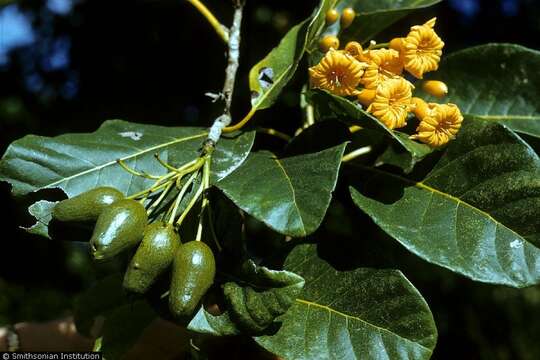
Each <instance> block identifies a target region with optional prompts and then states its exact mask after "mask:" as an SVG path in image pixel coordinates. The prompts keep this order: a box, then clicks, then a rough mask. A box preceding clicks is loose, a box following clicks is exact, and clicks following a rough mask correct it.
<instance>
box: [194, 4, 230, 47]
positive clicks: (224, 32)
mask: <svg viewBox="0 0 540 360" xmlns="http://www.w3.org/2000/svg"><path fill="white" fill-rule="evenodd" d="M187 1H188V2H189V3H191V5H193V6H195V8H196V9H197V10H199V12H200V13H201V14H202V16H204V17H205V18H206V20H207V21H208V22H209V23H210V25H212V27H213V28H214V30H215V31H216V33H217V34H218V35H219V37H220V38H221V39H222V40H223V41H224V42H225V43H228V42H229V30H228V29H227V28H226V27H225V26H223V25H222V24H221V23H220V22H219V20H218V19H216V17H215V16H214V14H212V12H211V11H210V10H208V8H207V7H206V6H205V5H204V4H203V3H202V2H201V1H199V0H187Z"/></svg>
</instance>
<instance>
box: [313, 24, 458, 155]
mask: <svg viewBox="0 0 540 360" xmlns="http://www.w3.org/2000/svg"><path fill="white" fill-rule="evenodd" d="M435 21H436V18H433V19H431V20H429V21H428V22H426V23H425V24H423V25H418V26H413V27H412V28H411V31H410V32H409V34H408V35H407V36H406V37H403V38H395V39H393V40H392V41H390V43H388V44H386V45H387V46H386V47H381V46H379V45H375V44H372V45H370V47H369V48H367V49H363V48H362V45H360V44H359V43H357V42H354V41H352V42H349V43H348V44H346V46H345V48H344V49H342V50H339V49H337V48H334V47H332V46H330V47H329V48H328V49H326V50H328V51H327V52H326V54H325V55H324V57H323V58H322V60H321V61H320V62H319V64H317V65H315V66H313V67H311V68H310V69H309V75H310V80H311V85H312V87H315V88H320V89H324V90H327V91H329V92H331V93H332V94H335V95H339V96H354V97H356V100H357V101H358V102H359V103H360V104H362V105H363V106H364V107H366V109H367V111H368V112H369V113H371V114H373V116H375V117H377V118H378V119H379V120H380V121H381V122H382V123H384V124H385V125H386V126H387V127H388V128H389V129H398V128H402V127H404V126H406V125H407V120H408V118H409V114H411V113H412V114H414V115H415V116H416V117H417V118H418V119H419V120H420V124H419V125H418V127H417V129H416V134H414V135H412V136H411V138H412V139H415V140H418V141H421V142H423V143H425V144H428V145H430V146H432V147H439V146H442V145H445V144H446V143H448V142H449V141H450V140H452V139H453V138H454V137H455V136H456V134H457V132H458V131H459V129H460V127H461V123H462V121H463V116H462V115H461V112H460V110H459V108H458V107H457V106H456V105H453V104H446V105H441V104H436V103H429V104H428V103H426V102H425V101H424V100H422V99H420V98H417V97H413V90H414V89H415V87H414V85H413V84H412V83H411V82H410V81H409V80H407V79H406V78H405V76H404V72H407V73H409V74H410V75H412V78H416V79H422V78H423V76H424V74H425V73H428V72H432V71H436V70H437V69H438V67H439V62H440V60H441V55H442V49H443V47H444V42H443V41H442V40H441V38H440V37H439V36H438V35H437V33H436V32H435V30H434V27H435ZM330 40H331V39H328V36H327V37H325V44H328V43H329V44H332V43H333V44H339V41H338V40H337V38H336V41H335V42H331V41H330ZM338 47H339V45H338ZM423 88H424V90H425V91H426V92H428V93H430V94H432V95H435V96H437V97H442V96H444V95H446V93H447V92H448V89H447V87H446V85H445V84H444V83H442V82H440V81H427V82H425V83H424V85H423Z"/></svg>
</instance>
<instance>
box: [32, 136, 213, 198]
mask: <svg viewBox="0 0 540 360" xmlns="http://www.w3.org/2000/svg"><path fill="white" fill-rule="evenodd" d="M207 134H208V133H207V132H204V133H201V134H198V135H192V136H189V137H186V138H180V139H178V138H177V139H175V140H172V141H169V142H166V143H162V144H159V145H154V146H152V147H150V148H148V149H144V150H141V151H139V152H136V153H134V154H131V155H128V156H124V157H122V158H119V159H117V160H113V161H109V162H106V163H104V164H102V165H99V166H97V167H94V168H91V169H87V170H85V171H81V172H79V173H76V174H73V175H71V176H68V177H65V178H62V179H60V180H57V181H54V182H52V183H50V184H47V185H44V186H42V187H41V188H42V189H43V188H48V187H52V186H56V185H59V184H61V183H63V182H64V181H69V180H72V179H75V178H77V177H79V176H83V175H86V174H90V173H92V172H94V171H99V170H101V169H104V168H106V167H108V166H111V165H114V164H116V163H117V161H118V160H122V161H125V160H129V159H132V158H136V157H138V156H141V155H144V154H146V153H148V152H151V151H154V150H158V149H161V148H164V147H168V146H172V145H175V144H179V143H182V142H184V141H189V140H193V139H197V138H201V137H203V136H206V135H207Z"/></svg>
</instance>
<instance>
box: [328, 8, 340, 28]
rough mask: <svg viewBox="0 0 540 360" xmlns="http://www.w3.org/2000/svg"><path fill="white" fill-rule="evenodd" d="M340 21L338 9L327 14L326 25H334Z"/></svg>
mask: <svg viewBox="0 0 540 360" xmlns="http://www.w3.org/2000/svg"><path fill="white" fill-rule="evenodd" d="M338 19H339V12H338V11H337V10H336V9H330V10H328V11H327V12H326V23H327V24H328V25H332V24H333V23H335V22H336V21H337V20H338Z"/></svg>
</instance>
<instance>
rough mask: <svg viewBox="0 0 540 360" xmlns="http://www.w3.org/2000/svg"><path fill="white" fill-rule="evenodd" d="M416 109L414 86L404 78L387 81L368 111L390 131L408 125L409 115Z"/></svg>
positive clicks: (379, 88)
mask: <svg viewBox="0 0 540 360" xmlns="http://www.w3.org/2000/svg"><path fill="white" fill-rule="evenodd" d="M413 108H414V105H413V103H412V84H411V83H409V82H408V81H407V80H405V79H403V78H397V79H389V80H385V81H383V82H382V83H380V84H379V87H378V88H377V95H375V98H374V99H373V102H372V103H371V105H370V106H369V108H368V109H367V111H369V112H370V113H372V114H373V115H374V116H375V117H377V118H378V119H379V120H380V121H381V122H382V123H384V124H385V125H386V126H387V127H388V128H389V129H398V128H401V127H404V126H405V125H407V115H408V114H409V112H410V111H411V110H412V109H413Z"/></svg>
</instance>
